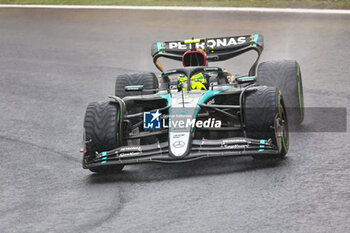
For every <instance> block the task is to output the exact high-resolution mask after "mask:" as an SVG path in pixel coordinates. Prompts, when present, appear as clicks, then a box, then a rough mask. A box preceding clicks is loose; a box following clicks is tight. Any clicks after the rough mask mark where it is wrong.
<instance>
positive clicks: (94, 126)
mask: <svg viewBox="0 0 350 233" xmlns="http://www.w3.org/2000/svg"><path fill="white" fill-rule="evenodd" d="M119 114H120V112H119V106H118V104H116V103H111V102H104V103H97V102H93V103H90V104H89V105H88V107H87V109H86V113H85V119H84V134H85V135H84V140H85V142H86V143H85V150H86V151H85V155H84V161H83V166H84V163H86V162H88V161H89V160H90V161H91V159H94V158H95V153H96V152H99V153H100V152H103V151H108V150H112V149H115V148H117V147H118V146H119V138H118V137H119V131H118V130H119V122H118V121H119ZM123 167H124V165H113V166H102V167H96V168H90V171H92V172H98V173H104V172H112V171H113V172H117V171H121V170H122V169H123Z"/></svg>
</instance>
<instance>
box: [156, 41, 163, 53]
mask: <svg viewBox="0 0 350 233" xmlns="http://www.w3.org/2000/svg"><path fill="white" fill-rule="evenodd" d="M157 49H158V52H159V53H163V52H162V51H161V50H162V43H161V42H157Z"/></svg>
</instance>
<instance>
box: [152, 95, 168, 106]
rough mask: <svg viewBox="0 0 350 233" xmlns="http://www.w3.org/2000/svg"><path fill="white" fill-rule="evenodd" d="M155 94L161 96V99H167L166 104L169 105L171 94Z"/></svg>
mask: <svg viewBox="0 0 350 233" xmlns="http://www.w3.org/2000/svg"><path fill="white" fill-rule="evenodd" d="M156 95H157V96H159V97H161V98H163V99H166V100H167V101H168V106H170V105H171V96H170V94H166V95H160V94H156Z"/></svg>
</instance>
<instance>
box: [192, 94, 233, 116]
mask: <svg viewBox="0 0 350 233" xmlns="http://www.w3.org/2000/svg"><path fill="white" fill-rule="evenodd" d="M231 89H232V88H225V89H221V90H217V91H213V90H209V91H206V92H205V93H204V95H202V97H201V98H200V99H199V101H198V104H204V103H205V102H207V100H208V99H210V98H211V97H213V96H215V95H216V94H218V93H220V92H223V91H227V90H231ZM199 110H201V107H199V106H198V105H197V107H196V110H195V112H194V115H193V118H194V119H196V118H197V116H198V113H199Z"/></svg>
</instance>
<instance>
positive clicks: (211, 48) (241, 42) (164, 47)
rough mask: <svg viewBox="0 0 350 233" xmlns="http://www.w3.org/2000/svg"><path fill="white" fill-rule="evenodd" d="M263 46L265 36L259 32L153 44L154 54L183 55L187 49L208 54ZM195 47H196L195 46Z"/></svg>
mask: <svg viewBox="0 0 350 233" xmlns="http://www.w3.org/2000/svg"><path fill="white" fill-rule="evenodd" d="M249 46H253V47H257V46H258V47H261V48H262V47H263V36H262V35H259V34H254V35H245V36H230V37H217V38H205V39H190V40H183V41H166V42H156V43H153V45H152V56H155V55H156V54H159V53H170V54H178V55H181V54H183V53H184V52H186V51H189V50H193V49H197V50H204V51H205V52H206V53H207V54H208V55H210V54H213V55H214V54H216V53H222V52H226V51H227V52H230V51H234V50H236V49H241V48H244V47H249ZM193 47H195V48H193Z"/></svg>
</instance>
